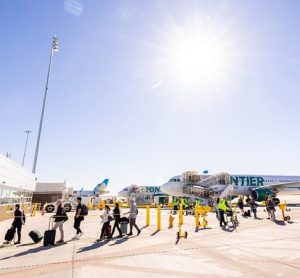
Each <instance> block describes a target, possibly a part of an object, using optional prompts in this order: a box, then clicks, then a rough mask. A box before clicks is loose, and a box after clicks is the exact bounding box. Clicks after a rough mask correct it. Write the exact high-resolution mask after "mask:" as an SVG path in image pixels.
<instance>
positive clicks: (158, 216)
mask: <svg viewBox="0 0 300 278" xmlns="http://www.w3.org/2000/svg"><path fill="white" fill-rule="evenodd" d="M160 230H161V207H160V206H158V207H157V231H160Z"/></svg>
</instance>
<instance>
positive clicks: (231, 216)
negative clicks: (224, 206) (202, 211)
mask: <svg viewBox="0 0 300 278" xmlns="http://www.w3.org/2000/svg"><path fill="white" fill-rule="evenodd" d="M226 217H227V222H228V223H229V222H230V223H231V224H232V226H233V227H234V228H236V227H237V226H238V225H239V221H238V219H237V214H236V211H233V210H227V211H226Z"/></svg>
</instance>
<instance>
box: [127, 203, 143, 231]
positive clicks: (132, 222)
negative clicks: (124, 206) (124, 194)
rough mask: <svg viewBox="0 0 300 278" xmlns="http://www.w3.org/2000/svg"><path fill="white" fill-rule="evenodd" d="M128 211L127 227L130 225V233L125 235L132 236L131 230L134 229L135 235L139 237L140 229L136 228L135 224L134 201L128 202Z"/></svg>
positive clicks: (135, 211) (135, 207)
mask: <svg viewBox="0 0 300 278" xmlns="http://www.w3.org/2000/svg"><path fill="white" fill-rule="evenodd" d="M130 204H131V206H130V211H129V225H130V232H129V234H127V235H128V236H132V228H133V227H134V228H136V230H137V232H138V233H137V235H139V234H140V233H141V230H140V228H139V227H138V225H137V224H136V217H137V214H138V209H137V206H136V203H135V202H134V200H130Z"/></svg>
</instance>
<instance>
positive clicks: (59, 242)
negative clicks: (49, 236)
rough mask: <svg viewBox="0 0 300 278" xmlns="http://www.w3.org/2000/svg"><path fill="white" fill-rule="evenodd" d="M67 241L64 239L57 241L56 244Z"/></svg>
mask: <svg viewBox="0 0 300 278" xmlns="http://www.w3.org/2000/svg"><path fill="white" fill-rule="evenodd" d="M64 242H65V241H64V240H63V239H60V240H59V241H57V242H56V243H64Z"/></svg>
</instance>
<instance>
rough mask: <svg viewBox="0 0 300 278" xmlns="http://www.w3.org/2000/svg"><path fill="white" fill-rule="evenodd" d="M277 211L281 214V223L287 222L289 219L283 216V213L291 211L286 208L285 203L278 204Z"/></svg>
mask: <svg viewBox="0 0 300 278" xmlns="http://www.w3.org/2000/svg"><path fill="white" fill-rule="evenodd" d="M279 209H280V210H281V212H282V219H283V221H289V220H290V219H291V218H290V216H288V215H285V211H291V210H290V209H288V208H287V204H286V201H285V202H284V203H281V204H279Z"/></svg>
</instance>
